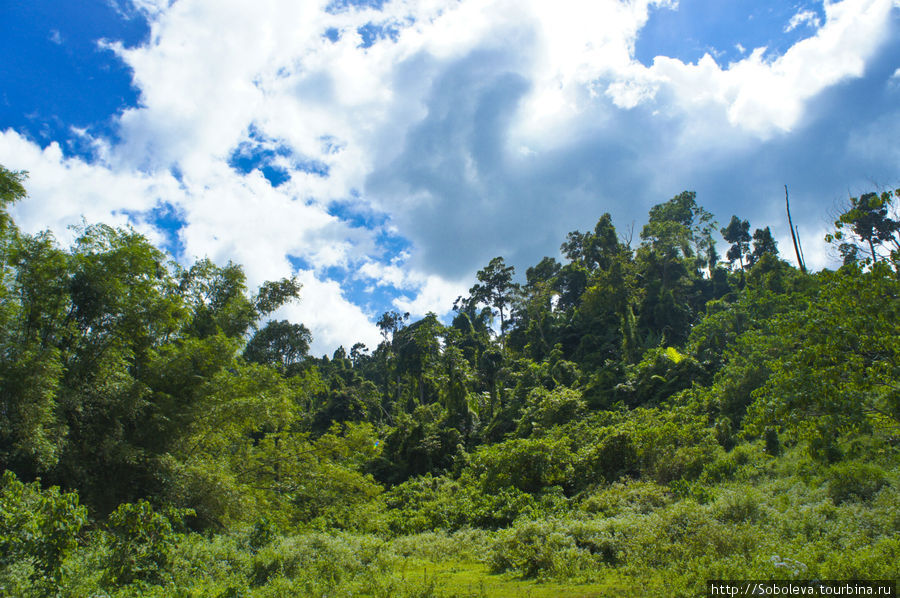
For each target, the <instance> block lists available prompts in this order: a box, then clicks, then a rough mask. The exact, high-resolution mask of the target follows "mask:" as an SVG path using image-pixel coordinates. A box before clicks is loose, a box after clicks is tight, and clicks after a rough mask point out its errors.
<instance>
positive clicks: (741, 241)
mask: <svg viewBox="0 0 900 598" xmlns="http://www.w3.org/2000/svg"><path fill="white" fill-rule="evenodd" d="M721 232H722V237H723V238H724V239H725V240H726V241H727V242H729V243H731V247H730V248H729V249H728V253H726V254H725V257H726V258H728V261H729V262H731V263H732V264H733V263H734V261H735V260H738V262H739V263H740V265H741V271H743V270H744V256H745V255H747V252H748V251H750V223H749V222H748V221H746V220H741V219H740V218H738V217H737V216H732V217H731V222H729V223H728V226H726V227H725V228H723V229H722V231H721Z"/></svg>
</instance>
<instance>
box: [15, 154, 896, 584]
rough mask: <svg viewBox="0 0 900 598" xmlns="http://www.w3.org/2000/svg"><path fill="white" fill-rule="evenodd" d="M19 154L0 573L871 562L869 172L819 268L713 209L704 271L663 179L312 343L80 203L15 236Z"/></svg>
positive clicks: (227, 283)
mask: <svg viewBox="0 0 900 598" xmlns="http://www.w3.org/2000/svg"><path fill="white" fill-rule="evenodd" d="M23 176H24V175H23V173H14V172H10V171H7V170H5V169H0V282H2V284H0V469H4V470H5V473H4V477H3V481H2V487H0V593H4V594H10V595H16V596H29V597H31V596H35V597H38V596H47V595H58V596H92V595H93V596H100V595H109V594H113V595H116V596H159V597H163V596H172V595H179V596H220V597H226V596H228V597H236V596H248V597H249V596H254V597H255V596H284V595H303V596H345V595H346V596H350V595H353V596H356V595H367V596H401V597H402V596H433V595H441V594H447V593H451V594H452V593H454V592H455V593H457V594H462V595H471V594H473V592H476V589H475V588H476V587H477V588H478V590H477V594H478V595H509V594H511V593H515V591H518V590H519V589H521V588H523V587H527V588H528V591H529V592H530V591H531V590H534V594H535V595H543V594H547V595H552V594H554V593H555V594H562V595H568V594H571V593H572V592H573V591H575V590H574V589H573V586H572V583H574V582H584V583H591V584H594V585H591V586H590V589H588V586H585V587H584V588H582V589H583V590H584V591H583V592H582V593H590V592H595V593H598V594H616V595H626V596H628V595H631V596H640V595H649V594H653V595H673V596H691V595H697V594H699V593H702V591H703V587H702V583H703V582H702V580H704V579H716V578H719V579H721V578H758V579H768V578H784V577H785V576H787V577H795V578H797V577H804V578H805V577H829V576H830V577H842V576H846V577H854V576H855V577H871V576H872V575H877V576H881V577H885V578H893V577H896V576H897V574H898V571H897V566H896V563H897V562H898V554H900V552H898V551H900V545H898V542H897V539H896V532H897V530H898V529H900V516H898V511H897V509H896V504H897V502H898V500H900V495H898V490H897V488H898V485H900V480H898V479H897V450H896V445H897V430H898V427H900V403H898V397H900V395H898V393H897V389H898V386H900V381H898V375H900V370H898V369H897V365H896V364H897V363H900V354H898V347H900V342H898V341H900V338H898V336H900V328H898V322H900V312H898V305H900V302H898V301H897V298H898V297H900V287H898V282H897V277H896V269H897V265H896V264H897V259H895V258H896V257H897V256H896V255H895V254H896V253H897V251H895V250H900V247H896V248H895V247H894V245H896V242H897V237H896V233H897V231H896V230H895V228H896V227H895V224H896V218H895V214H894V213H893V212H892V210H893V209H894V206H895V203H896V202H895V199H896V197H895V196H896V193H894V194H887V195H884V194H883V195H878V196H876V195H874V194H868V195H864V196H862V197H861V198H859V199H858V200H853V202H852V204H853V205H852V206H851V208H850V209H848V210H847V211H846V212H845V213H844V214H842V215H841V217H840V219H839V221H838V222H837V223H836V228H837V231H836V233H835V234H834V235H833V237H834V239H833V240H835V241H836V242H839V243H843V244H844V245H845V247H844V248H845V249H846V248H847V247H849V248H850V249H847V252H845V255H846V256H848V257H852V258H853V259H849V260H848V262H853V263H850V265H848V266H846V267H844V268H842V269H841V270H840V271H838V272H827V271H825V272H820V273H817V274H807V273H805V272H798V271H797V270H795V269H794V268H792V267H791V266H790V265H789V264H787V263H786V262H783V261H781V260H779V259H778V257H777V248H776V246H775V242H774V240H773V239H772V235H771V230H770V229H769V228H768V227H766V228H764V229H757V230H756V232H755V233H754V234H753V236H752V244H753V249H752V251H751V250H750V243H751V238H750V235H749V230H750V229H749V225H748V224H747V222H746V221H742V220H740V219H739V218H737V217H734V218H732V220H731V223H730V224H729V226H728V227H726V228H724V229H722V232H723V234H724V235H725V237H726V240H728V242H729V243H731V244H732V247H731V248H730V250H729V251H728V255H727V256H726V258H727V259H728V260H729V261H731V262H735V261H737V262H739V263H740V264H741V273H740V275H738V274H737V273H733V272H731V271H730V269H728V268H726V267H723V264H721V263H719V262H718V256H717V254H716V250H715V243H714V242H713V232H714V231H715V230H717V228H718V225H717V224H715V222H714V221H713V218H712V215H711V214H709V213H708V212H706V211H705V210H703V208H701V207H700V206H699V205H698V204H697V202H696V196H695V194H693V193H692V192H685V193H682V194H679V195H678V196H676V197H674V198H672V199H671V200H670V201H668V202H665V203H661V204H659V205H657V206H654V207H653V208H652V209H651V211H650V214H649V221H648V222H647V225H646V226H645V227H644V228H643V230H642V231H641V239H642V243H641V245H640V247H638V248H637V249H636V250H633V249H632V248H631V247H630V245H629V244H630V240H628V239H624V238H620V237H619V235H618V233H617V231H616V229H615V227H614V226H613V224H612V220H611V218H610V216H609V215H608V214H604V215H603V216H601V218H600V219H599V220H598V221H597V223H596V226H595V227H594V228H593V230H589V231H588V232H585V233H582V232H573V233H570V234H569V235H568V237H567V239H566V242H565V243H564V244H563V246H562V248H561V249H562V254H563V255H564V263H559V262H557V261H556V260H555V259H553V258H545V259H544V260H542V261H541V262H540V263H539V264H537V265H535V266H533V267H532V268H529V269H528V270H527V271H526V283H525V284H524V285H523V286H521V287H520V286H519V285H518V284H517V283H516V282H514V276H513V274H514V272H513V269H512V267H511V266H507V265H506V264H505V262H504V261H503V259H502V258H495V259H493V260H491V262H490V264H488V266H487V267H486V268H484V269H483V270H482V271H480V272H479V273H478V274H477V279H478V282H477V283H476V285H475V286H473V287H472V289H471V291H470V293H471V297H470V298H468V299H465V300H462V299H461V300H460V301H458V302H457V305H456V306H455V307H456V313H455V315H454V318H453V320H452V323H451V324H450V325H449V326H446V325H444V324H443V323H442V321H441V320H440V319H439V318H438V316H437V315H436V314H428V315H427V316H426V317H424V318H422V319H420V320H418V321H412V322H410V321H409V314H401V313H398V312H388V313H386V314H384V315H383V316H382V318H381V319H380V320H379V322H378V326H379V327H380V328H381V330H382V336H383V342H381V343H380V344H379V346H378V347H376V348H374V349H373V350H371V351H370V350H369V349H368V348H367V347H365V346H364V345H362V344H361V343H357V344H355V345H353V346H352V348H351V349H350V351H349V354H348V352H347V351H345V349H344V348H343V347H341V348H338V349H337V350H335V351H334V353H333V355H332V357H331V358H328V357H327V356H323V357H322V358H321V359H315V358H311V357H310V356H309V355H308V350H309V344H310V342H311V336H310V332H309V330H307V329H306V328H305V327H304V326H303V325H302V324H299V323H291V322H286V321H271V322H268V323H265V324H262V323H260V320H261V318H264V317H266V316H267V315H269V314H271V313H272V312H273V311H274V310H276V309H277V308H278V307H279V306H280V305H282V304H284V303H285V302H287V301H290V300H292V299H294V298H296V297H297V295H298V293H299V290H300V287H299V285H298V284H297V282H296V280H294V279H283V280H280V281H276V282H268V283H264V284H263V285H262V286H261V287H260V288H259V289H258V290H257V291H255V292H253V291H252V290H251V289H248V288H247V284H246V277H245V275H244V273H243V271H242V269H241V267H240V266H238V265H236V264H231V263H229V264H227V265H225V266H219V265H216V264H214V263H212V262H211V261H210V260H206V259H204V260H200V261H198V262H197V263H195V264H193V265H188V266H185V267H180V266H176V265H173V264H171V263H166V260H167V256H166V255H164V254H163V253H162V252H160V251H159V250H158V249H156V248H154V247H153V246H152V245H150V244H149V243H148V242H147V241H146V239H144V238H143V237H141V236H140V235H138V234H137V233H135V232H134V231H132V230H116V229H113V228H110V227H107V226H103V225H94V226H84V227H82V228H81V229H79V230H78V233H77V234H78V238H77V240H76V241H75V243H74V244H73V246H72V247H71V248H69V249H61V248H59V247H58V246H57V244H56V242H55V240H54V239H53V237H52V236H51V235H50V234H49V233H43V234H38V235H31V236H29V235H24V234H22V233H20V232H19V231H18V229H17V228H16V227H15V225H14V223H12V221H11V219H10V218H9V217H8V213H7V210H8V208H9V206H10V205H11V203H12V202H14V201H17V200H19V199H21V198H23V197H24V194H25V192H24V188H23V187H22V185H21V183H22V180H23ZM851 254H852V255H851ZM866 255H868V257H869V259H868V260H866V259H865V257H866ZM854 256H855V257H854ZM860 258H863V259H860ZM495 315H498V316H499V318H500V322H499V331H498V332H499V335H494V334H493V331H492V330H491V320H492V317H494V316H495ZM12 472H15V474H13V473H12ZM16 475H18V476H19V477H20V478H22V479H25V480H33V479H35V478H36V477H37V476H38V475H40V476H41V477H42V478H43V479H44V480H47V481H48V482H50V483H52V484H59V485H60V486H62V487H64V488H70V489H73V490H77V492H78V493H77V494H75V492H62V491H60V490H59V489H58V488H57V487H52V488H50V489H49V490H47V489H41V486H40V485H39V484H38V483H37V482H34V483H28V484H23V483H22V482H19V481H18V479H17V478H16ZM79 497H80V499H79ZM79 500H81V501H82V502H83V503H84V504H85V506H84V507H83V506H80V505H79ZM151 504H153V505H158V507H155V508H154V507H151V506H150V505H151ZM89 513H90V514H91V515H92V516H93V517H94V518H95V519H94V521H93V522H91V521H90V520H89V519H88V514H89ZM103 521H106V523H105V525H104V524H103V523H102V522H103ZM185 523H187V524H188V525H189V526H190V528H191V529H192V530H194V532H196V531H202V532H204V533H203V534H202V535H201V534H198V533H193V532H189V531H187V529H186V528H185ZM488 568H491V569H492V570H493V571H498V572H500V571H502V572H506V573H508V574H511V575H503V576H491V575H489V574H488ZM514 576H520V577H525V578H528V579H536V580H540V581H541V584H540V585H527V586H526V585H525V584H526V582H521V581H516V580H515V579H513V577H514ZM462 580H465V581H466V583H468V585H460V584H461V583H462ZM551 582H555V583H551ZM527 583H528V584H532V582H527ZM513 588H515V591H513ZM579 591H580V590H579Z"/></svg>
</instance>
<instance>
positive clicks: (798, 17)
mask: <svg viewBox="0 0 900 598" xmlns="http://www.w3.org/2000/svg"><path fill="white" fill-rule="evenodd" d="M821 24H822V22H821V21H820V20H819V15H817V14H816V13H814V12H813V11H811V10H801V11H798V12H797V14H795V15H794V16H793V17H791V20H790V21H789V22H788V24H787V25H785V27H784V32H785V33H789V32H791V31H793V30H794V29H796V28H797V27H800V26H801V25H806V26H807V27H812V28H813V29H818V28H819V27H820V26H821Z"/></svg>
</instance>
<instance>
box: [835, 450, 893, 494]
mask: <svg viewBox="0 0 900 598" xmlns="http://www.w3.org/2000/svg"><path fill="white" fill-rule="evenodd" d="M827 478H828V496H830V497H831V500H833V501H834V502H835V503H836V504H840V503H842V502H847V501H850V500H858V501H868V500H869V499H871V498H872V497H873V496H875V494H876V493H877V492H878V491H879V490H881V488H882V487H883V486H884V485H885V484H886V483H887V479H886V476H885V473H884V470H883V469H881V468H880V467H878V466H877V465H872V464H869V463H859V462H856V461H848V462H844V463H837V464H835V465H832V466H831V467H830V468H829V470H828V474H827Z"/></svg>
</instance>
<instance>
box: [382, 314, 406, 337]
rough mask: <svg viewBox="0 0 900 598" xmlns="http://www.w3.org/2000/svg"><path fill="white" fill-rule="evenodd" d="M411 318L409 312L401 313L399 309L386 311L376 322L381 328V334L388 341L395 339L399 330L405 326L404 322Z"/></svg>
mask: <svg viewBox="0 0 900 598" xmlns="http://www.w3.org/2000/svg"><path fill="white" fill-rule="evenodd" d="M408 319H409V312H405V313H402V314H401V313H400V312H397V311H386V312H384V313H383V314H381V317H380V318H379V319H378V322H376V324H375V325H376V326H378V328H379V329H380V330H381V336H382V337H383V338H384V341H385V342H386V343H389V342H391V341H392V340H393V338H394V335H395V334H396V333H397V331H398V330H400V329H401V328H403V325H404V322H406V321H407V320H408Z"/></svg>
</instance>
